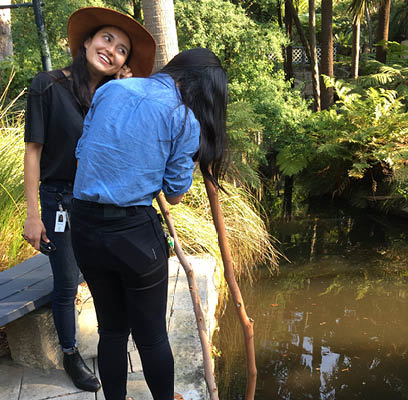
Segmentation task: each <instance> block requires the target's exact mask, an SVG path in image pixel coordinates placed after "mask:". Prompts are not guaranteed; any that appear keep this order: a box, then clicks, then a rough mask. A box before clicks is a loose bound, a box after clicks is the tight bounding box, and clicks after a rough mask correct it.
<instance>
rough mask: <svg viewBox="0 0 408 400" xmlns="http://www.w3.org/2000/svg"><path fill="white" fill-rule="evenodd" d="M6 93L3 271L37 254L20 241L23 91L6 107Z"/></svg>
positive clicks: (1, 111)
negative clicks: (18, 105) (20, 106)
mask: <svg viewBox="0 0 408 400" xmlns="http://www.w3.org/2000/svg"><path fill="white" fill-rule="evenodd" d="M12 77H13V76H11V77H10V82H11V79H12ZM7 89H8V86H7V87H6V89H5V90H4V92H3V93H2V95H1V97H0V270H4V269H6V268H8V267H10V266H12V265H15V264H17V263H19V262H21V261H23V260H25V259H26V258H28V257H30V256H31V255H33V254H34V253H35V251H34V250H33V249H32V247H31V246H30V245H28V244H27V243H26V242H25V241H24V240H23V238H22V237H21V233H22V232H23V224H24V219H25V202H24V182H23V181H24V171H23V157H24V111H23V110H21V109H20V110H15V105H16V103H17V101H18V99H19V97H20V96H22V95H23V94H24V91H23V92H21V94H20V95H19V96H18V97H17V98H16V99H14V100H12V101H11V102H9V103H6V93H7Z"/></svg>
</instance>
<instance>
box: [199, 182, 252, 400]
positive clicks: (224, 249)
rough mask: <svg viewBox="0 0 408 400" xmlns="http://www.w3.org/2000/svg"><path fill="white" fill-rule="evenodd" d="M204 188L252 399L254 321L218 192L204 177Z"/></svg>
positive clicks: (248, 389) (248, 392)
mask: <svg viewBox="0 0 408 400" xmlns="http://www.w3.org/2000/svg"><path fill="white" fill-rule="evenodd" d="M204 183H205V188H206V190H207V195H208V199H209V200H210V206H211V214H212V217H213V221H214V225H215V229H216V231H217V233H218V244H219V246H220V250H221V257H222V262H223V264H224V276H225V280H226V281H227V284H228V287H229V289H230V292H231V296H232V300H233V302H234V305H235V310H236V311H237V313H238V318H239V321H240V323H241V327H242V330H243V334H244V338H245V350H246V361H247V386H246V390H245V400H253V399H254V396H255V388H256V377H257V370H256V363H255V346H254V321H253V319H251V318H248V315H247V313H246V311H245V305H244V301H243V299H242V296H241V291H240V290H239V286H238V283H237V281H236V279H235V273H234V264H233V261H232V257H231V251H230V249H229V246H228V241H227V234H226V231H225V224H224V218H223V215H222V211H221V206H220V202H219V199H218V192H217V189H216V187H215V186H214V184H213V183H212V182H211V181H210V180H209V179H208V178H204Z"/></svg>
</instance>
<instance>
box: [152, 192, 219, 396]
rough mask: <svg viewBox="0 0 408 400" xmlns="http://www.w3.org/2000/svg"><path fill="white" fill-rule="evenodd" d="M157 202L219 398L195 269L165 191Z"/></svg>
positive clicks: (206, 373) (207, 372)
mask: <svg viewBox="0 0 408 400" xmlns="http://www.w3.org/2000/svg"><path fill="white" fill-rule="evenodd" d="M156 200H157V203H158V204H159V207H160V211H161V212H162V214H163V216H164V219H165V221H166V224H167V227H168V229H169V233H170V235H171V236H172V237H173V239H174V250H175V251H176V255H177V257H178V259H179V261H180V264H181V265H182V267H183V269H184V271H185V273H186V276H187V281H188V286H189V289H190V295H191V300H192V302H193V308H194V314H195V317H196V322H197V328H198V335H199V337H200V342H201V348H202V351H203V360H204V378H205V381H206V384H207V388H208V392H209V393H210V400H218V390H217V386H216V384H215V378H214V373H213V362H212V358H211V348H210V344H209V340H208V336H207V329H206V323H205V318H204V313H203V309H202V307H201V300H200V296H199V294H198V288H197V284H196V281H195V277H194V270H193V268H192V267H191V265H190V263H189V262H188V260H187V258H186V256H185V255H184V253H183V250H182V248H181V246H180V242H179V241H178V238H177V233H176V230H175V228H174V224H173V219H172V218H171V215H170V211H169V208H168V206H167V202H166V199H165V198H164V195H163V193H160V194H159V195H158V196H157V197H156Z"/></svg>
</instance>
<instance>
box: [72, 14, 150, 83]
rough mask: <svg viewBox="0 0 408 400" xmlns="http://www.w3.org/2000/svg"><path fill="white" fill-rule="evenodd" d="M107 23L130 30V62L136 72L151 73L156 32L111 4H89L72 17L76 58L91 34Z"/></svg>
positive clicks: (124, 30)
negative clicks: (109, 6)
mask: <svg viewBox="0 0 408 400" xmlns="http://www.w3.org/2000/svg"><path fill="white" fill-rule="evenodd" d="M103 26H115V27H117V28H119V29H121V30H122V31H123V32H125V33H126V34H127V36H128V37H129V39H130V42H131V46H132V48H131V54H130V57H129V59H128V60H127V62H126V64H127V65H128V66H129V67H130V69H131V70H132V74H133V76H140V77H146V76H149V75H150V74H151V72H152V70H153V66H154V60H155V56H156V42H155V40H154V39H153V36H152V35H151V34H150V32H149V31H148V30H147V29H145V28H144V27H143V26H142V25H140V24H139V23H138V22H137V21H135V20H134V19H133V18H131V17H128V16H127V15H125V14H122V13H120V12H118V11H115V10H111V9H109V8H101V7H85V8H81V9H79V10H77V11H75V12H74V13H73V14H72V15H71V16H70V17H69V19H68V23H67V33H68V41H69V47H70V50H71V55H72V58H75V56H76V55H77V53H78V49H79V48H80V46H81V45H82V44H83V43H84V41H85V40H86V39H87V38H88V37H89V35H90V34H92V33H93V32H94V31H95V29H97V28H99V27H100V28H102V27H103Z"/></svg>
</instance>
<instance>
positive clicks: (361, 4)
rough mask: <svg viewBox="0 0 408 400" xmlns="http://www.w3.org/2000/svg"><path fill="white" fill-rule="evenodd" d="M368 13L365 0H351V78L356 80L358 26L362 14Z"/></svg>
mask: <svg viewBox="0 0 408 400" xmlns="http://www.w3.org/2000/svg"><path fill="white" fill-rule="evenodd" d="M366 10H367V11H368V5H367V0H353V2H352V3H351V4H350V7H349V8H348V11H349V12H350V13H351V15H352V16H353V45H352V50H351V76H352V77H353V78H354V79H357V78H358V64H359V59H360V25H361V20H362V18H363V16H364V13H365V12H366Z"/></svg>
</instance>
